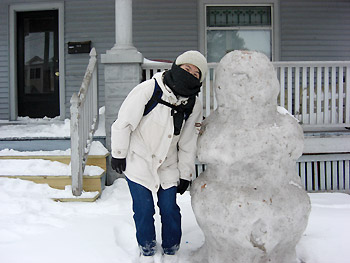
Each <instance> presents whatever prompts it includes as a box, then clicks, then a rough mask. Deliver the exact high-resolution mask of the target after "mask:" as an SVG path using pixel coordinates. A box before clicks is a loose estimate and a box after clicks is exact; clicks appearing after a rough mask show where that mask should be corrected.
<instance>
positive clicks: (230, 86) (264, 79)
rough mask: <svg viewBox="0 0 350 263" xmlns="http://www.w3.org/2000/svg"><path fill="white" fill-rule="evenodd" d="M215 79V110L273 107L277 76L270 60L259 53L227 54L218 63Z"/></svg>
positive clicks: (239, 52)
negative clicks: (269, 105) (271, 105)
mask: <svg viewBox="0 0 350 263" xmlns="http://www.w3.org/2000/svg"><path fill="white" fill-rule="evenodd" d="M215 76H216V82H215V92H216V96H217V101H218V105H219V107H225V108H236V107H238V108H239V107H241V106H243V105H245V106H247V105H248V106H251V107H257V106H261V105H265V104H276V106H277V96H278V93H279V83H278V79H277V75H276V72H275V69H274V67H273V65H272V63H271V62H270V60H269V59H268V58H267V57H266V56H265V55H264V54H262V53H259V52H254V51H239V50H236V51H233V52H230V53H228V54H226V55H225V56H224V57H223V58H222V59H221V61H220V63H219V65H218V67H217V69H216V75H215Z"/></svg>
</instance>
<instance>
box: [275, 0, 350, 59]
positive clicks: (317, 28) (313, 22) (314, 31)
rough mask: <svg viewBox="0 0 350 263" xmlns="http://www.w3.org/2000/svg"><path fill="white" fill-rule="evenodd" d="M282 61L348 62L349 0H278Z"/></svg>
mask: <svg viewBox="0 0 350 263" xmlns="http://www.w3.org/2000/svg"><path fill="white" fill-rule="evenodd" d="M280 11H281V18H280V19H281V20H280V21H281V60H282V61H290V60H309V61H310V60H315V61H319V60H350V45H349V43H350V15H349V14H350V1H349V0H281V2H280Z"/></svg>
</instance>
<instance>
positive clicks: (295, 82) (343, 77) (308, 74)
mask: <svg viewBox="0 0 350 263" xmlns="http://www.w3.org/2000/svg"><path fill="white" fill-rule="evenodd" d="M272 63H273V65H274V66H275V69H276V74H277V78H278V79H279V81H280V94H279V96H278V104H279V105H280V106H282V107H284V108H286V109H287V110H288V111H289V112H290V113H291V114H293V115H294V116H295V117H296V118H297V119H298V120H299V121H300V122H301V124H302V125H303V128H304V130H315V129H318V130H320V129H321V130H322V129H325V130H333V129H337V128H344V127H347V126H349V125H350V61H335V62H332V61H326V62H311V61H310V62H304V61H302V62H294V61H290V62H272ZM216 66H217V63H209V73H208V75H207V78H206V80H205V82H204V83H203V89H202V92H201V94H200V97H201V99H202V102H203V107H204V108H203V109H204V115H205V116H208V115H209V114H210V112H211V111H213V110H215V109H216V107H217V104H216V99H215V93H214V90H213V83H214V81H215V68H216ZM170 67H171V63H144V64H143V65H142V68H143V74H144V75H143V77H144V79H149V78H151V77H152V76H153V74H154V73H156V72H157V71H162V70H164V69H169V68H170Z"/></svg>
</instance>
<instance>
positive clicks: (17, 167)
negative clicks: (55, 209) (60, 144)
mask: <svg viewBox="0 0 350 263" xmlns="http://www.w3.org/2000/svg"><path fill="white" fill-rule="evenodd" d="M70 154H71V150H70V149H66V150H53V151H43V150H39V151H18V150H14V149H3V150H0V167H3V168H2V169H1V170H0V177H10V178H19V179H23V180H30V181H32V182H35V183H40V184H48V185H49V186H50V187H52V188H55V189H61V190H64V189H65V188H67V186H71V183H72V179H71V171H70V166H69V164H70V161H71V160H70V159H71V156H70ZM108 155H109V152H108V151H107V149H106V148H105V147H104V146H103V145H102V143H100V142H98V141H94V142H92V144H91V147H90V154H89V157H88V160H87V165H86V169H85V174H84V176H83V190H84V191H85V192H96V194H95V195H93V196H91V194H90V195H89V197H88V198H76V197H74V196H71V197H65V198H63V197H59V198H58V197H55V198H54V200H59V201H62V202H64V201H70V202H71V201H95V200H96V199H97V198H98V197H99V195H100V194H101V192H102V190H103V189H104V187H105V184H106V159H107V157H108Z"/></svg>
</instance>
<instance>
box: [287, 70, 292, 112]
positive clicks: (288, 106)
mask: <svg viewBox="0 0 350 263" xmlns="http://www.w3.org/2000/svg"><path fill="white" fill-rule="evenodd" d="M292 71H293V69H292V67H288V79H287V83H288V84H287V92H288V93H287V94H288V104H287V109H288V111H289V112H291V113H292V112H293V95H292V94H293V84H292V81H293V78H292V77H293V76H292Z"/></svg>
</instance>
